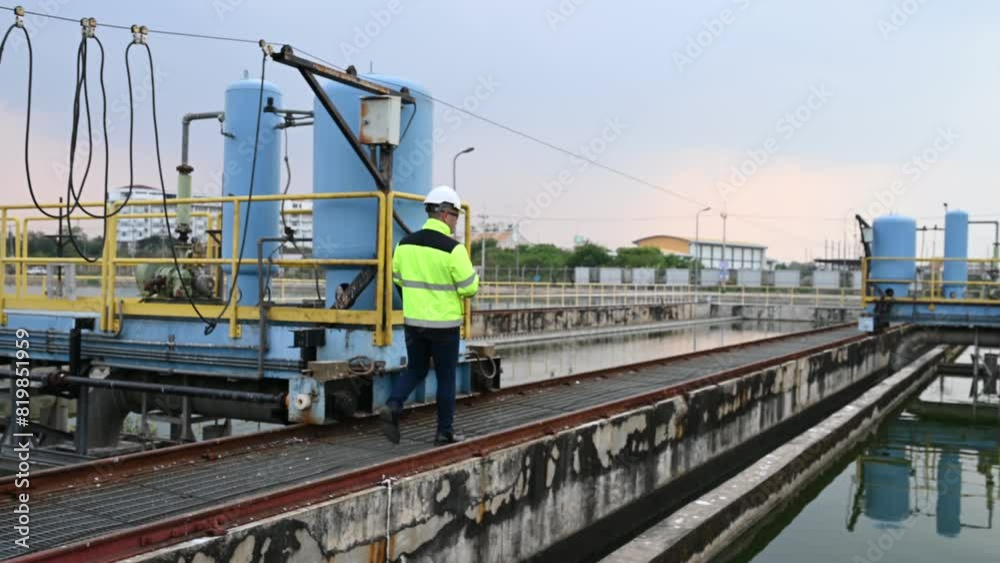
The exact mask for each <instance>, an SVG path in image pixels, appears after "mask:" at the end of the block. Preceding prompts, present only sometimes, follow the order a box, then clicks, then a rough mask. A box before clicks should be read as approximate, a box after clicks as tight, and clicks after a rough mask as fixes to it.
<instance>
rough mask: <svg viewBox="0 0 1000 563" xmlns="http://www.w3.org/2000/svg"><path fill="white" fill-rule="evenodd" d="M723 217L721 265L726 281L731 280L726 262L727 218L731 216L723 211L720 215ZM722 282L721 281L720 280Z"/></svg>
mask: <svg viewBox="0 0 1000 563" xmlns="http://www.w3.org/2000/svg"><path fill="white" fill-rule="evenodd" d="M720 215H721V216H722V262H721V263H720V264H719V265H720V266H721V267H722V275H724V276H726V277H725V280H726V281H728V280H729V263H728V262H727V261H726V218H727V217H729V215H728V214H727V213H726V212H725V211H723V212H722V213H720ZM720 281H721V280H720ZM723 285H725V283H723Z"/></svg>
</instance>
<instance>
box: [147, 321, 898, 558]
mask: <svg viewBox="0 0 1000 563" xmlns="http://www.w3.org/2000/svg"><path fill="white" fill-rule="evenodd" d="M898 337H899V335H898V334H897V333H890V334H888V335H883V336H881V337H879V338H866V339H863V340H858V341H854V342H852V343H848V344H844V345H841V346H839V347H836V348H832V349H828V350H826V351H823V352H819V353H816V354H813V355H811V356H807V357H803V358H800V359H797V360H793V361H788V362H785V363H782V364H780V365H775V366H771V367H767V368H766V369H761V370H759V371H756V372H753V373H749V374H747V375H745V376H743V377H740V378H738V379H734V380H732V381H729V382H725V383H724V384H721V385H711V386H707V387H704V388H701V389H699V390H697V391H695V392H693V393H691V394H690V395H688V396H678V397H675V398H672V399H669V400H665V401H662V402H659V403H656V404H651V405H649V406H647V407H644V408H640V409H637V410H633V411H629V412H626V413H622V414H618V415H615V416H613V417H610V418H606V419H600V420H597V421H594V422H592V423H589V424H585V425H583V426H579V427H575V428H567V429H565V430H564V431H562V432H559V433H557V434H555V435H552V436H548V437H546V438H544V439H538V440H534V441H530V442H526V443H523V444H519V445H516V446H512V447H508V448H505V449H501V450H498V451H494V452H490V453H486V454H484V455H482V456H480V457H471V458H469V459H467V460H465V461H463V462H460V463H456V464H452V465H449V466H445V467H440V468H437V469H434V470H431V471H427V472H424V473H420V474H416V475H411V476H406V477H403V478H400V479H399V480H398V481H395V482H394V483H393V485H392V489H391V504H390V491H389V489H388V487H386V486H379V485H377V484H375V483H373V484H372V485H373V486H372V487H371V488H370V489H367V490H363V491H361V492H358V493H355V494H352V495H349V496H345V497H341V498H334V499H330V500H327V501H324V502H321V503H319V504H317V505H314V506H310V507H307V508H302V509H297V510H294V511H289V512H288V513H286V514H283V515H280V516H275V517H271V518H267V519H263V520H261V521H258V522H254V523H252V524H248V525H244V526H241V527H239V528H235V529H232V530H229V532H228V533H227V534H225V535H223V536H221V537H211V538H204V539H199V540H195V541H191V542H188V543H185V544H179V545H177V546H172V547H168V548H165V549H162V550H160V551H158V552H155V553H151V554H147V555H144V556H140V557H136V558H133V559H131V561H144V562H157V563H161V562H162V563H167V562H169V563H221V562H229V563H236V562H240V563H248V562H258V561H290V562H310V563H314V562H318V561H327V562H334V561H335V562H336V563H346V562H368V561H384V560H385V553H386V547H387V546H386V538H387V536H388V551H389V560H393V561H427V562H430V561H433V562H438V563H440V562H468V561H477V562H497V563H499V562H508V561H518V560H525V559H535V560H542V559H545V560H570V559H568V557H569V556H570V555H571V554H572V555H575V556H579V554H580V553H586V552H598V550H601V549H604V548H606V547H607V546H608V544H609V543H611V542H612V541H614V540H616V539H617V537H618V535H619V534H621V533H624V532H625V531H626V530H629V529H633V528H635V527H637V526H639V525H640V524H642V523H643V522H644V521H653V520H656V519H658V517H661V516H662V514H663V512H664V511H668V510H672V509H674V508H678V507H679V506H681V505H683V504H684V503H685V502H686V501H688V500H690V499H692V498H695V497H696V496H697V495H698V494H700V493H701V492H703V491H705V490H708V489H709V488H711V487H713V486H715V485H716V484H718V483H720V482H722V481H723V480H725V479H726V478H728V477H729V476H730V475H731V474H732V473H734V472H736V471H738V470H739V469H740V468H741V467H742V466H745V465H746V464H748V463H749V462H751V461H752V460H753V459H756V458H757V457H759V456H760V455H762V454H764V453H766V452H767V451H769V450H770V449H772V448H773V447H774V446H775V445H777V444H780V443H781V442H782V441H784V440H785V439H788V438H789V437H791V436H794V435H795V434H797V433H798V432H800V431H801V430H802V428H803V427H804V426H808V425H810V424H813V423H815V421H818V420H821V419H822V418H823V417H824V416H826V415H827V414H829V412H832V411H834V410H836V409H838V408H840V407H841V406H842V405H843V404H845V403H846V402H847V401H849V400H850V399H852V398H853V397H855V396H857V395H858V394H860V393H861V392H863V391H864V389H865V388H867V387H870V386H871V385H873V384H875V383H876V381H877V380H878V379H880V376H881V375H882V374H884V373H885V372H886V368H887V366H888V365H889V359H890V358H889V356H890V350H891V349H892V348H893V347H894V346H895V343H896V342H897V341H898ZM735 353H739V352H735ZM710 371H711V368H706V373H708V372H710ZM387 517H388V534H387Z"/></svg>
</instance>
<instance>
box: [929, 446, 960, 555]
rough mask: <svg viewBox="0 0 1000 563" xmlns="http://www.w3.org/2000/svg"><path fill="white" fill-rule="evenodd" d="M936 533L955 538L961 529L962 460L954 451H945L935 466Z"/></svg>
mask: <svg viewBox="0 0 1000 563" xmlns="http://www.w3.org/2000/svg"><path fill="white" fill-rule="evenodd" d="M935 512H936V513H937V518H936V519H935V520H936V521H935V524H937V533H938V534H941V535H942V536H947V537H950V538H957V537H958V534H959V533H961V531H962V460H961V459H960V457H959V453H958V452H956V451H945V452H942V453H941V457H940V458H938V467H937V509H936V511H935Z"/></svg>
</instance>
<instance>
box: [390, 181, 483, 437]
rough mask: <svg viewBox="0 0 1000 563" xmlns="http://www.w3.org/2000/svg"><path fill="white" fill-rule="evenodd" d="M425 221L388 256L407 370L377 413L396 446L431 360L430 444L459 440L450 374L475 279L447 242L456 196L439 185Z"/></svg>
mask: <svg viewBox="0 0 1000 563" xmlns="http://www.w3.org/2000/svg"><path fill="white" fill-rule="evenodd" d="M424 207H425V208H426V210H427V215H428V219H427V222H426V223H424V226H423V228H421V229H420V230H419V231H417V232H415V233H412V234H410V235H407V236H406V237H404V238H403V240H401V241H400V242H399V245H397V246H396V251H395V253H394V254H393V257H392V278H393V281H394V282H395V283H396V285H398V286H400V287H401V288H402V291H403V318H404V324H405V327H404V330H405V332H406V356H407V362H406V371H405V372H404V373H403V374H402V375H401V376H400V377H399V379H397V380H396V383H395V385H394V386H393V389H392V393H391V394H390V395H389V400H388V401H386V404H385V406H384V407H383V408H382V409H380V411H379V417H380V418H381V420H382V429H383V432H384V433H385V435H386V438H388V439H389V440H390V441H392V442H394V443H399V438H400V435H399V415H400V413H401V412H402V410H403V403H404V402H405V401H406V398H407V397H409V396H410V393H412V392H413V390H414V389H415V388H416V387H417V385H419V384H420V382H421V381H423V380H424V378H425V377H427V371H428V369H429V368H430V361H431V358H433V359H434V373H435V374H436V376H437V435H436V436H435V440H434V441H435V443H437V444H450V443H454V442H458V441H461V440H462V437H461V436H459V435H457V434H455V431H454V428H453V427H452V424H453V422H454V419H455V370H456V368H457V367H458V345H459V331H460V329H461V326H462V319H463V314H462V306H463V301H462V300H463V299H464V298H468V297H472V296H473V295H475V294H476V291H477V290H478V289H479V276H477V275H476V271H475V270H474V269H473V267H472V261H471V260H470V258H469V253H468V252H466V250H465V247H464V246H462V245H461V244H459V243H458V241H456V240H455V239H454V238H452V233H453V232H454V231H455V225H456V224H457V223H458V216H459V210H460V209H461V207H462V203H461V201H460V200H459V197H458V193H456V192H455V190H453V189H451V188H450V187H448V186H438V187H436V188H434V189H433V190H431V191H430V193H429V194H427V198H426V199H424Z"/></svg>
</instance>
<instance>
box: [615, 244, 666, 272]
mask: <svg viewBox="0 0 1000 563" xmlns="http://www.w3.org/2000/svg"><path fill="white" fill-rule="evenodd" d="M617 254H618V256H617V257H615V261H614V264H615V266H620V267H622V268H660V267H662V266H663V262H664V260H663V259H664V256H663V252H661V251H660V249H658V248H653V247H649V246H640V247H623V248H619V249H618V251H617Z"/></svg>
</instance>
